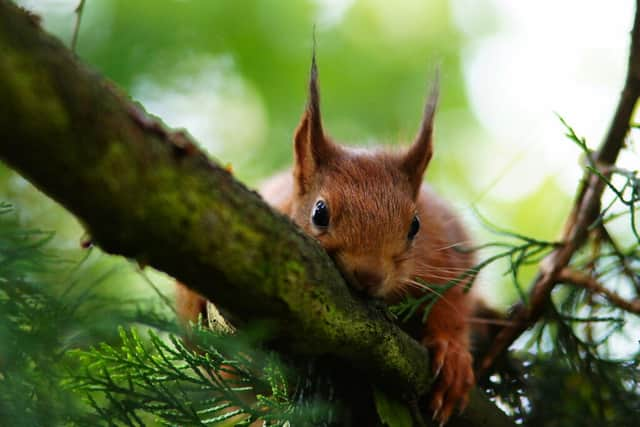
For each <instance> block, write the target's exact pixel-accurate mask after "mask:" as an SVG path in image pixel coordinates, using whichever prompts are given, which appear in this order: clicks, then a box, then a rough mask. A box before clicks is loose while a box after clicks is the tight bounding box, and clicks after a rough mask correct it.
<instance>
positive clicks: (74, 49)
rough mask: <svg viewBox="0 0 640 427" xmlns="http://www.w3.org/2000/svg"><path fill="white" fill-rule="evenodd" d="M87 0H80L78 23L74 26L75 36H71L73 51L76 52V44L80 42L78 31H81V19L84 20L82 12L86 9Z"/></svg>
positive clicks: (77, 15) (77, 10)
mask: <svg viewBox="0 0 640 427" xmlns="http://www.w3.org/2000/svg"><path fill="white" fill-rule="evenodd" d="M84 2H85V0H80V3H78V6H77V7H76V10H75V14H76V25H75V26H74V27H73V37H72V38H71V51H72V52H73V53H76V45H77V44H78V33H80V21H82V12H83V11H84Z"/></svg>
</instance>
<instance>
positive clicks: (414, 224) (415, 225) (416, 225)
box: [407, 215, 420, 240]
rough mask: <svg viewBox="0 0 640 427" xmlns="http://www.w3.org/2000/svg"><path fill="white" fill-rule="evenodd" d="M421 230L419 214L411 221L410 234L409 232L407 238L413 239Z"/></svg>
mask: <svg viewBox="0 0 640 427" xmlns="http://www.w3.org/2000/svg"><path fill="white" fill-rule="evenodd" d="M419 230H420V220H419V219H418V215H416V216H414V217H413V221H411V226H410V227H409V234H407V239H409V240H413V238H414V237H416V234H418V231H419Z"/></svg>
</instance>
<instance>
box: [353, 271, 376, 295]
mask: <svg viewBox="0 0 640 427" xmlns="http://www.w3.org/2000/svg"><path fill="white" fill-rule="evenodd" d="M353 277H355V278H356V280H357V281H358V283H359V284H360V286H361V287H362V289H365V290H371V291H373V290H375V288H377V287H378V286H380V284H381V283H382V280H383V277H382V275H381V274H379V273H376V272H375V271H369V270H354V271H353Z"/></svg>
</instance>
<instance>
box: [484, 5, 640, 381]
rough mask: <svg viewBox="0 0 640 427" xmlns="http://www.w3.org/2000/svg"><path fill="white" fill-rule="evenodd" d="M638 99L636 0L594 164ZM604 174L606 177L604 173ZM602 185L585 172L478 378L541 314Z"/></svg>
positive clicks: (614, 150) (614, 147)
mask: <svg viewBox="0 0 640 427" xmlns="http://www.w3.org/2000/svg"><path fill="white" fill-rule="evenodd" d="M639 97H640V0H636V12H635V18H634V23H633V29H632V31H631V49H630V52H629V62H628V67H627V76H626V80H625V84H624V88H623V89H622V93H621V95H620V100H619V101H618V106H617V108H616V112H615V114H614V116H613V120H612V122H611V125H610V126H609V131H608V132H607V135H606V136H605V139H604V141H603V142H602V144H601V146H600V148H599V149H598V151H597V152H596V153H595V156H594V162H595V164H602V165H605V166H607V165H613V164H615V162H616V159H617V157H618V154H619V153H620V150H621V149H622V147H623V145H624V138H625V136H626V134H627V132H628V131H629V123H630V120H631V115H632V113H633V109H634V107H635V105H636V102H637V101H638V98H639ZM607 175H608V174H607ZM605 186H606V184H605V182H604V181H603V180H602V178H601V177H599V176H597V175H596V174H593V173H591V172H590V171H587V172H585V175H584V177H583V179H582V183H581V186H580V188H579V190H578V192H577V197H576V199H575V202H574V205H573V209H572V211H571V214H570V215H569V218H568V220H567V222H566V223H565V228H564V232H563V236H562V239H561V241H562V242H563V245H562V246H561V247H560V248H558V249H556V250H554V251H553V252H552V253H551V254H549V256H547V257H546V258H545V259H544V260H543V261H542V263H541V265H540V271H539V273H538V275H537V277H536V279H535V280H534V283H533V286H532V289H531V292H530V298H529V306H528V307H527V306H524V305H519V306H517V308H516V310H514V312H513V314H512V316H511V317H510V320H513V321H514V323H513V324H512V325H509V326H505V327H504V328H503V329H502V330H501V331H500V332H499V333H498V335H497V336H496V339H495V341H494V344H493V345H492V346H491V348H490V349H489V351H488V352H487V353H486V354H485V356H484V357H483V359H482V362H481V363H480V372H479V374H478V376H479V377H480V376H482V375H484V374H486V373H487V372H488V370H489V369H490V368H491V366H492V365H493V363H494V361H495V360H496V359H497V358H498V357H499V356H500V354H501V353H502V352H503V351H505V350H506V349H508V348H509V346H510V345H511V344H512V343H513V342H514V341H515V340H516V339H517V338H518V337H519V336H520V335H521V334H522V333H523V332H524V331H525V330H527V329H528V328H529V327H530V326H532V325H533V324H534V323H535V322H536V321H537V320H538V319H539V318H540V316H541V315H542V313H543V311H544V307H545V306H546V304H547V301H548V299H549V295H550V294H551V291H552V289H553V287H554V286H555V284H556V283H558V280H559V276H560V273H561V272H562V271H563V269H564V268H565V267H566V266H567V265H568V264H569V262H570V261H571V258H572V257H573V254H574V253H575V252H576V250H578V249H579V248H580V247H581V246H582V245H583V244H584V243H585V241H586V240H587V236H588V232H589V227H590V225H591V224H592V223H593V222H594V221H595V220H596V219H597V217H598V215H599V213H600V199H601V197H602V193H603V191H604V188H605Z"/></svg>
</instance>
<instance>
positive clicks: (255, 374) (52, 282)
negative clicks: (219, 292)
mask: <svg viewBox="0 0 640 427" xmlns="http://www.w3.org/2000/svg"><path fill="white" fill-rule="evenodd" d="M50 239H51V233H44V232H40V231H33V230H24V229H23V228H21V227H20V226H19V225H18V224H17V221H16V218H15V216H14V215H13V214H12V212H11V208H10V207H9V205H6V204H2V205H0V266H1V267H2V268H0V342H2V345H1V346H0V425H16V426H40V425H41V426H52V425H79V426H84V425H129V426H146V425H152V424H157V423H159V424H163V425H164V424H170V425H221V426H230V425H249V424H250V423H251V422H253V421H255V420H257V419H260V420H261V421H262V422H264V425H269V426H279V425H290V424H291V423H293V425H306V423H308V422H314V425H320V424H321V423H322V420H323V419H326V418H327V413H328V411H327V407H326V406H323V405H320V404H319V403H317V402H315V401H314V399H315V397H314V398H306V397H303V396H301V395H300V393H299V392H298V391H297V389H298V388H299V387H298V385H297V384H299V381H300V380H299V379H298V378H297V376H296V375H294V374H293V373H292V371H290V370H288V369H285V368H284V366H283V364H282V363H281V362H279V361H278V358H277V357H276V355H275V353H273V352H266V351H262V350H260V348H261V345H260V342H261V339H260V337H261V336H263V335H264V334H260V333H258V332H259V331H257V332H256V331H252V332H244V333H242V334H237V335H234V336H229V335H220V334H217V333H215V332H214V331H211V330H208V329H204V328H201V327H194V329H193V330H192V331H191V333H190V334H189V339H188V344H185V342H183V341H182V340H181V339H180V338H177V337H176V335H175V334H176V333H178V332H180V331H181V330H180V329H179V328H178V327H177V325H175V319H173V318H167V317H166V316H164V315H160V314H158V313H159V312H160V311H161V310H157V309H153V308H152V307H149V306H147V307H146V308H145V307H143V305H142V302H141V301H131V302H123V301H121V300H111V299H108V298H104V297H100V296H99V295H97V294H96V293H95V292H94V291H95V287H96V286H97V285H99V284H101V283H103V282H104V280H105V279H106V278H107V277H108V276H110V275H113V270H109V271H108V272H107V273H105V274H103V275H97V278H96V277H94V274H95V271H93V270H91V269H89V270H88V271H89V277H86V276H82V274H81V273H79V271H80V270H81V268H80V267H81V266H80V265H77V264H76V263H74V262H70V261H69V262H64V261H63V260H61V259H59V258H58V257H56V256H54V255H52V254H51V253H50V251H48V249H47V243H48V242H49V241H50ZM61 266H63V267H66V268H61ZM120 325H123V326H120ZM141 327H144V329H146V330H147V334H146V335H147V338H146V339H143V338H141V337H140V334H139V332H138V330H140V328H141ZM249 331H251V329H249ZM292 384H293V385H292ZM294 399H295V400H294Z"/></svg>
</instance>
